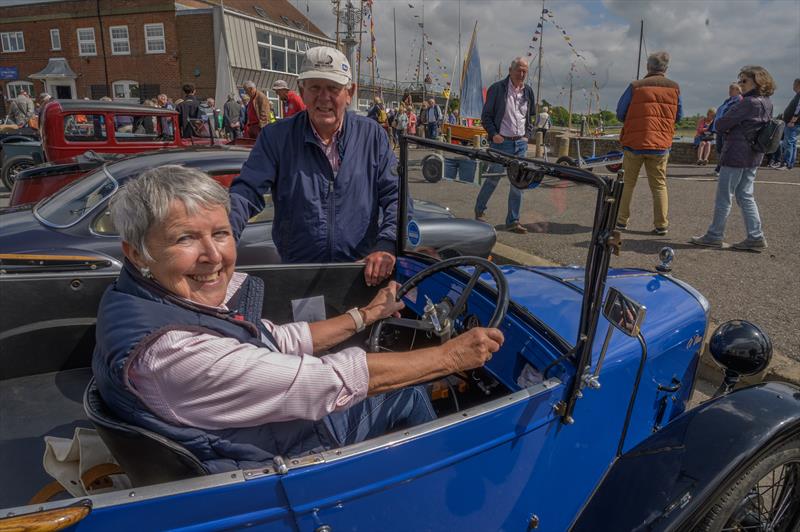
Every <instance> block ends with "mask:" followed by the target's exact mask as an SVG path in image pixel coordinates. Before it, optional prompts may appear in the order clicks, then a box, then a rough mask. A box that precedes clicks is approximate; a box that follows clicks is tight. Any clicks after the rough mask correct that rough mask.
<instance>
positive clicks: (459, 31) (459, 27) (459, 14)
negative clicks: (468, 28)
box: [450, 0, 463, 94]
mask: <svg viewBox="0 0 800 532" xmlns="http://www.w3.org/2000/svg"><path fill="white" fill-rule="evenodd" d="M462 65H463V63H462V62H461V0H458V66H459V67H462ZM461 69H462V70H463V67H462V68H461ZM452 79H453V81H455V80H456V73H455V71H453V78H452ZM454 89H455V87H450V90H451V91H453V90H454ZM458 93H459V94H461V81H459V82H458Z"/></svg>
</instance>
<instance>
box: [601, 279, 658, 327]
mask: <svg viewBox="0 0 800 532" xmlns="http://www.w3.org/2000/svg"><path fill="white" fill-rule="evenodd" d="M646 313H647V308H646V307H644V306H643V305H640V304H639V303H637V302H636V301H634V300H632V299H631V298H629V297H628V296H626V295H625V294H623V293H622V292H620V291H619V290H617V289H616V288H609V289H608V296H606V303H605V305H604V306H603V316H605V318H606V319H607V320H608V322H609V323H610V324H611V325H613V326H614V327H616V328H617V329H619V330H620V331H622V332H623V333H625V334H627V335H628V336H638V335H639V331H640V330H641V328H642V322H643V321H644V316H645V314H646Z"/></svg>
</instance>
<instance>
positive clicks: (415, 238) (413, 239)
mask: <svg viewBox="0 0 800 532" xmlns="http://www.w3.org/2000/svg"><path fill="white" fill-rule="evenodd" d="M406 239H407V240H408V243H409V244H410V245H411V247H419V245H420V244H421V243H422V233H421V232H420V230H419V225H418V224H417V222H416V221H415V220H411V221H410V222H408V226H407V227H406Z"/></svg>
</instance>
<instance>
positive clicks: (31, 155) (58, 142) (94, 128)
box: [2, 100, 248, 188]
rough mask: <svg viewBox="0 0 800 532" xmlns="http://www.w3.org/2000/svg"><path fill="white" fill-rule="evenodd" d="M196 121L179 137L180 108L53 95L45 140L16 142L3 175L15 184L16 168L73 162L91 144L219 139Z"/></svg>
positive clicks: (143, 145)
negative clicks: (190, 130)
mask: <svg viewBox="0 0 800 532" xmlns="http://www.w3.org/2000/svg"><path fill="white" fill-rule="evenodd" d="M195 126H196V127H195V128H194V129H193V131H195V132H196V135H193V136H192V137H191V138H188V139H186V138H182V137H181V131H180V127H179V123H178V113H177V112H176V111H170V110H167V109H161V108H156V107H149V106H145V105H139V104H130V103H121V102H116V101H108V102H107V101H102V100H99V101H98V100H53V101H50V102H48V103H47V104H46V105H45V108H44V110H43V111H42V120H41V123H40V124H39V130H40V132H41V141H40V142H35V141H32V142H27V143H23V144H20V145H17V146H14V151H13V152H8V153H6V154H4V156H3V161H2V179H3V182H4V183H5V184H6V186H7V187H8V188H11V187H12V186H13V184H14V181H15V180H16V178H17V174H18V173H19V172H20V171H22V170H24V169H26V168H31V167H33V166H36V165H39V164H41V163H43V162H56V163H63V162H70V161H73V160H74V158H75V157H77V156H79V155H81V154H83V153H84V152H86V151H89V150H91V151H93V152H95V153H115V154H125V155H128V154H132V153H140V152H144V151H151V150H160V149H166V148H176V147H187V146H193V145H197V144H199V145H208V144H215V143H217V144H218V143H220V141H219V140H218V139H217V140H215V139H214V138H213V136H212V135H211V132H210V131H209V129H208V124H207V123H206V122H204V121H202V120H197V121H196V123H195ZM247 143H248V141H247V140H243V141H239V142H238V143H237V144H244V145H247ZM29 178H30V179H34V177H33V176H30V177H29Z"/></svg>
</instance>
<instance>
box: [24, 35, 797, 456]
mask: <svg viewBox="0 0 800 532" xmlns="http://www.w3.org/2000/svg"><path fill="white" fill-rule="evenodd" d="M668 66H669V55H668V54H667V53H666V52H656V53H654V54H651V55H650V56H649V57H648V60H647V75H646V76H645V77H644V78H643V79H641V80H636V81H633V82H631V83H630V85H629V86H628V87H627V89H626V90H625V92H624V93H623V95H622V96H621V98H620V99H619V102H618V105H617V110H616V111H617V116H618V118H619V119H620V121H622V122H623V124H624V125H623V130H622V133H621V135H620V144H621V145H622V147H623V151H624V157H623V168H624V170H625V173H624V186H623V194H622V199H621V203H620V208H619V215H618V218H617V221H616V222H617V223H616V226H617V228H618V229H620V230H626V229H627V228H628V227H629V224H630V223H631V222H632V214H631V208H630V207H631V201H632V198H633V191H634V187H635V186H636V183H637V180H638V177H639V172H640V170H641V168H642V166H644V168H645V172H646V175H647V179H648V182H649V185H650V190H651V193H652V197H653V230H652V232H653V233H654V234H655V235H666V234H667V233H668V230H669V213H668V193H667V179H666V178H667V162H668V159H669V153H670V148H671V146H672V140H673V135H674V132H675V124H676V123H677V122H678V121H679V120H680V118H681V116H682V100H681V93H680V87H679V85H678V83H676V82H675V81H673V80H671V79H669V78H667V76H666V73H667V70H668ZM527 74H528V62H527V60H526V59H525V58H524V57H516V58H514V59H513V60H512V61H511V63H510V66H509V69H508V75H507V76H506V77H505V78H504V79H502V80H500V81H498V82H496V83H494V84H492V85H491V86H490V87H489V89H488V91H487V94H486V102H485V104H484V107H483V112H482V115H481V123H482V125H483V127H484V128H485V130H486V132H487V135H488V140H489V142H490V146H491V147H492V148H494V149H496V150H500V151H504V152H506V153H509V154H513V155H520V156H524V155H526V154H527V150H528V140H529V139H530V138H531V137H532V136H533V135H534V134H535V133H536V132H541V133H542V134H543V135H546V134H547V132H548V130H549V129H550V125H551V124H550V119H549V114H548V110H547V109H546V108H545V109H542V110H541V111H540V112H538V113H537V112H536V111H537V109H536V106H535V96H534V92H533V89H532V88H531V87H530V85H528V84H527V83H526V82H525V80H526V78H527ZM298 85H299V90H300V93H299V94H297V93H295V92H294V91H292V90H291V89H290V88H289V86H288V84H287V83H286V81H284V80H277V81H275V82H274V84H273V85H272V90H273V91H275V92H276V93H277V94H278V96H279V99H280V105H281V107H282V109H281V112H280V113H279V114H280V115H281V116H282V118H283V119H281V120H276V114H275V111H274V110H273V109H272V105H271V103H270V101H269V99H268V97H267V95H266V94H264V92H262V91H260V90H258V88H257V87H256V85H255V83H253V82H252V81H247V82H245V83H244V84H243V87H244V92H245V94H244V95H243V96H242V98H241V99H240V98H239V97H238V95H237V94H230V95H228V97H227V100H226V102H225V103H224V104H223V106H222V109H221V110H220V109H218V108H217V107H216V102H215V101H214V100H213V99H212V98H207V99H206V100H205V101H201V100H200V99H199V98H198V97H197V95H196V88H195V87H194V86H193V85H192V84H186V85H184V86H183V97H182V98H181V99H178V100H175V101H174V102H173V101H170V99H169V98H168V97H167V96H166V95H164V94H162V95H159V96H158V97H157V98H155V99H154V100H152V101H148V102H147V103H148V105H152V106H155V107H162V108H166V109H171V108H174V109H175V110H176V111H177V112H178V114H179V117H180V127H181V130H182V131H183V132H184V133H185V134H187V136H189V135H191V134H192V133H193V130H192V128H193V127H194V124H195V123H196V122H194V120H197V119H200V120H201V122H203V121H205V122H207V123H209V124H210V125H211V127H212V129H214V130H219V131H221V132H222V133H221V134H223V135H226V136H228V137H230V138H233V139H235V138H238V137H239V136H246V137H250V138H254V139H256V140H255V143H254V145H253V148H252V150H251V152H250V154H249V157H248V159H247V161H246V162H245V164H244V165H243V167H242V170H241V173H240V175H239V176H237V177H236V178H235V180H234V181H233V183H232V184H231V186H230V189H229V190H227V191H226V190H225V189H224V188H222V187H221V186H220V185H219V184H217V183H216V182H215V181H214V180H213V179H211V178H210V177H209V176H207V175H205V174H203V173H201V172H199V171H197V170H194V169H188V168H183V167H179V166H166V167H162V168H156V169H152V170H149V171H147V172H145V173H143V174H142V175H141V176H140V177H138V178H137V179H135V180H132V181H130V182H129V183H128V184H126V185H125V186H124V187H123V189H122V190H120V191H119V193H118V194H117V195H116V196H115V198H114V200H113V202H112V205H111V216H112V218H113V220H114V225H115V227H116V228H117V229H118V230H119V233H120V236H121V238H122V249H123V252H124V255H125V264H124V268H123V270H122V273H121V274H120V277H119V280H118V281H117V282H116V283H115V285H114V286H113V287H111V288H110V289H109V291H108V292H107V293H106V295H105V296H104V297H103V300H102V302H101V304H100V308H99V310H98V320H97V339H98V341H97V343H96V348H95V352H94V358H93V372H94V375H95V378H96V380H97V386H98V389H99V392H100V394H101V395H102V397H103V399H104V400H105V402H106V403H107V404H108V406H109V408H110V410H111V411H112V412H114V413H115V414H116V415H117V416H119V417H120V418H122V419H124V420H125V421H127V422H129V423H133V424H137V425H141V426H144V427H146V428H147V429H149V430H151V431H154V432H156V433H158V434H161V435H163V436H166V437H168V438H170V439H172V440H175V441H178V442H180V443H181V444H183V445H184V446H185V447H186V448H187V449H188V450H189V451H190V452H192V453H194V454H195V455H196V456H198V457H199V458H200V459H201V460H202V461H203V463H204V464H205V466H206V467H207V468H208V470H209V471H213V472H220V471H227V470H232V469H239V468H243V467H245V468H250V467H256V466H257V465H258V464H262V463H265V462H266V461H268V460H270V459H271V458H272V457H273V456H275V455H278V454H280V455H297V454H301V453H306V452H316V451H319V450H324V449H330V448H334V447H338V446H341V445H347V444H351V443H355V442H358V441H362V440H364V439H367V438H370V437H373V436H376V435H378V434H382V433H385V432H387V431H390V430H396V429H399V428H401V427H408V426H413V425H416V424H419V423H423V422H425V421H428V420H431V419H433V418H434V417H435V412H434V411H433V408H432V406H431V404H430V400H429V398H428V395H427V394H426V392H425V391H424V390H422V389H421V388H419V387H417V386H416V385H418V384H420V383H423V382H426V381H429V380H431V379H432V378H437V377H441V376H445V375H448V374H451V373H453V372H459V371H465V370H469V369H472V368H476V367H480V366H482V365H483V364H485V363H486V362H487V361H488V360H489V359H491V357H492V354H493V353H494V352H496V351H498V350H499V349H500V346H501V345H502V344H503V340H504V338H503V335H502V333H501V332H500V331H499V330H497V329H493V328H482V327H475V328H472V329H470V330H469V331H468V332H466V333H464V334H462V335H460V336H458V337H456V338H454V339H452V340H449V341H448V342H446V343H443V344H441V345H437V346H436V347H432V348H428V349H419V350H415V351H411V352H408V353H367V352H366V351H365V350H364V349H361V348H358V347H350V348H345V349H340V350H336V346H337V345H338V344H340V343H341V342H342V341H344V340H346V339H348V338H350V337H351V336H352V335H354V334H357V333H359V332H362V331H363V330H364V328H365V327H366V326H367V325H370V324H371V323H373V322H375V321H376V320H379V319H382V318H386V317H389V316H393V315H396V314H397V313H398V312H399V311H400V310H401V309H402V307H403V303H402V302H399V301H397V300H396V293H397V289H398V285H397V284H396V283H393V282H392V283H389V285H388V286H386V287H385V288H382V289H380V290H378V289H377V288H376V292H375V296H374V298H373V300H372V301H371V302H370V303H368V304H367V305H365V306H363V307H354V308H352V309H350V310H348V311H347V312H345V313H344V314H342V315H340V316H336V317H333V318H330V319H327V320H323V321H317V322H313V323H307V322H295V323H289V324H284V325H278V324H275V323H272V322H271V321H269V320H264V319H262V318H261V312H260V311H261V309H260V303H261V302H262V301H263V290H264V286H263V282H262V281H260V280H258V279H257V278H255V277H250V276H248V275H246V274H242V273H236V272H235V265H236V241H237V239H238V238H239V237H240V235H241V234H242V232H243V231H244V228H245V227H246V225H247V224H248V221H249V220H250V219H252V218H253V217H254V216H256V215H258V214H259V213H260V212H261V211H262V210H263V209H265V207H266V202H265V194H266V193H267V192H269V193H270V194H271V198H272V204H273V206H274V215H273V223H272V226H271V227H272V240H273V242H274V244H275V247H276V250H277V252H278V254H279V255H280V257H281V260H282V261H283V262H284V263H330V262H341V261H347V262H352V261H361V262H363V264H364V270H363V277H364V282H365V284H366V285H367V286H373V287H377V286H379V285H380V284H381V283H383V282H384V281H386V280H387V279H388V278H389V277H390V275H391V274H392V272H393V271H394V268H395V265H396V256H395V250H396V249H397V236H398V230H397V223H398V220H397V212H398V201H399V200H398V198H399V188H400V183H399V178H398V173H397V166H398V161H397V156H396V154H395V152H394V150H393V149H392V145H391V144H392V143H393V142H396V141H397V138H398V136H399V135H402V134H407V135H413V134H424V135H425V136H426V137H430V138H436V137H438V136H439V128H440V127H441V125H442V124H443V122H444V121H445V120H447V121H450V120H453V121H455V120H457V116H456V114H455V113H452V112H450V110H448V112H447V113H446V114H445V113H444V112H443V111H442V109H441V107H440V106H439V105H438V104H437V103H436V101H435V100H434V99H432V98H431V99H429V100H427V101H426V102H423V103H422V106H421V108H420V110H419V111H418V112H417V111H416V109H415V107H414V105H413V102H412V101H411V97H410V95H405V96H404V97H403V99H402V102H401V103H400V105H399V106H398V108H397V109H389V110H387V109H386V108H385V106H384V104H383V101H382V100H381V99H380V98H377V97H376V98H375V99H374V103H373V106H372V107H371V108H370V110H369V112H368V113H367V116H361V115H359V114H356V113H349V112H348V108H349V106H350V104H351V102H352V99H353V96H354V93H355V86H354V85H353V83H352V69H351V68H350V65H349V62H348V60H347V58H346V57H345V56H344V55H343V54H342V53H341V52H340V51H338V50H337V49H335V48H330V47H324V46H321V47H315V48H311V49H309V50H308V51H307V53H306V54H305V57H304V59H303V62H302V65H301V67H300V69H299V75H298ZM794 88H795V92H796V93H797V95H796V96H795V98H794V99H793V100H792V102H790V104H789V106H788V107H787V110H786V112H785V113H784V116H783V118H784V120H785V122H786V125H787V128H786V133H785V139H784V150H783V155H782V156H781V157H782V159H781V160H782V161H784V162H785V164H786V166H787V167H791V166H792V165H793V164H794V154H793V153H794V149H795V143H796V127H797V121H798V117H799V116H798V115H799V114H800V79H798V80H796V81H795V87H794ZM774 90H775V83H774V81H773V79H772V77H771V76H770V74H769V73H768V72H767V71H766V70H765V69H764V68H762V67H759V66H746V67H743V68H742V69H741V70H740V71H739V79H738V81H737V83H736V87H733V86H731V87H730V88H729V97H728V99H726V100H725V102H723V104H722V105H720V106H719V108H717V109H716V110H713V109H712V110H709V112H708V113H707V115H706V117H705V119H704V120H703V121H702V122H701V124H699V125H698V129H697V133H698V136H699V137H700V138H699V142H698V160H699V161H702V162H703V163H702V164H705V162H706V161H707V160H708V158H709V155H710V150H711V143H712V141H713V142H714V144H715V145H716V147H717V150H719V152H720V166H719V180H718V186H717V192H716V199H715V205H714V208H713V214H712V221H711V224H710V225H709V227H708V229H707V230H706V232H705V233H704V234H703V235H702V236H698V237H693V238H692V239H691V242H692V243H694V244H697V245H701V246H709V247H717V248H721V247H722V242H723V239H724V232H725V225H726V220H727V217H728V215H729V213H730V209H731V200H732V198H733V197H734V196H735V197H736V200H737V202H738V204H739V205H740V207H741V209H742V213H743V216H744V219H745V226H746V230H747V235H746V238H745V239H744V240H743V241H741V242H739V243H738V244H735V245H734V247H737V248H740V249H745V250H752V251H760V250H762V249H764V248H766V246H767V242H766V238H765V236H764V231H763V228H762V225H761V220H760V217H759V213H758V208H757V205H756V202H755V198H754V196H753V183H754V181H755V178H756V172H757V169H758V166H759V165H760V163H761V160H762V158H763V157H764V152H763V151H760V150H759V148H758V147H757V146H754V144H753V142H752V139H753V137H754V136H755V135H757V134H758V132H759V131H760V130H761V128H762V127H763V126H764V125H765V124H767V123H768V122H770V120H771V119H772V115H773V113H772V103H771V101H770V98H769V97H770V96H771V95H772V94H773V93H774ZM15 103H16V100H15ZM303 111H305V112H304V113H303ZM34 112H35V105H33V102H32V101H31V102H30V104H29V102H28V101H26V100H25V99H24V98H23V99H21V100H19V103H18V105H16V106H15V110H14V113H15V114H14V116H15V117H16V118H17V119H20V120H21V119H22V118H24V117H26V116H27V117H28V118H27V119H28V120H30V117H32V115H33V113H34ZM299 113H302V114H299ZM264 128H267V129H266V130H265V131H263V133H262V130H263V129H264ZM422 132H424V133H422ZM387 138H388V139H391V142H389V141H387ZM500 170H501V169H500V168H496V167H493V168H489V170H488V171H487V172H486V173H485V174H484V177H485V180H484V182H483V183H482V186H481V189H480V191H479V193H478V194H477V198H476V202H475V206H474V214H475V218H476V219H478V220H486V210H487V206H488V202H489V199H490V198H491V196H492V194H493V193H494V191H495V189H496V187H497V185H498V184H499V182H500V179H501V178H502V177H501V176H502V173H501V172H500ZM523 194H524V193H523V191H521V190H519V189H517V188H515V187H509V193H508V203H507V205H508V207H507V214H506V220H505V222H506V228H507V229H508V230H509V231H512V232H515V233H526V232H527V231H528V229H527V228H526V227H525V225H523V224H522V223H521V220H520V217H521V210H522V200H523ZM121 323H124V324H125V326H124V327H122V326H119V324H121ZM210 368H213V371H214V374H215V375H216V376H217V378H215V379H214V380H213V382H209V380H208V379H207V375H208V373H209V371H211V369H210ZM201 397H202V398H206V399H204V400H202V401H200V400H199V399H200V398H201Z"/></svg>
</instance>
